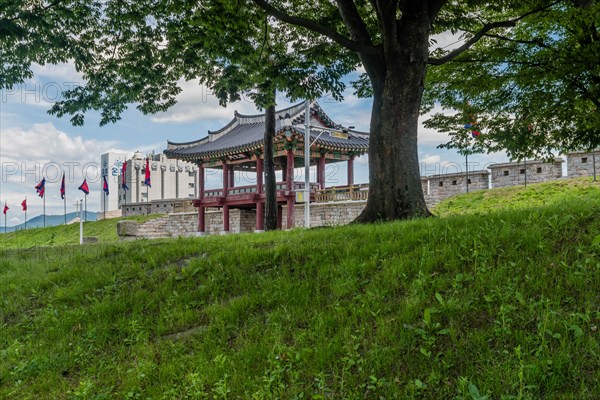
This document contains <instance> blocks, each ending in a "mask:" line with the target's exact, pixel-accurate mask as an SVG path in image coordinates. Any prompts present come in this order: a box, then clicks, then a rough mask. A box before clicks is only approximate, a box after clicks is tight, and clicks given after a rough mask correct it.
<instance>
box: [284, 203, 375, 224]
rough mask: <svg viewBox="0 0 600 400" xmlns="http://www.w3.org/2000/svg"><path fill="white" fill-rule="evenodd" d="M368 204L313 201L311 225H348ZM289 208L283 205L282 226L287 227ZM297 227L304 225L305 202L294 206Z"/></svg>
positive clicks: (311, 205)
mask: <svg viewBox="0 0 600 400" xmlns="http://www.w3.org/2000/svg"><path fill="white" fill-rule="evenodd" d="M366 204H367V202H366V201H346V202H336V203H311V204H310V226H311V227H317V226H337V225H346V224H349V223H350V222H352V221H354V219H355V218H356V217H358V215H359V214H360V213H361V212H362V210H363V209H364V208H365V205H366ZM286 223H287V209H286V207H283V217H282V228H283V229H287V226H286ZM294 224H295V227H303V226H304V204H296V206H295V208H294Z"/></svg>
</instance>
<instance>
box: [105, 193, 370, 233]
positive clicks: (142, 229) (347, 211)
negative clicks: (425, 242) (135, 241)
mask: <svg viewBox="0 0 600 400" xmlns="http://www.w3.org/2000/svg"><path fill="white" fill-rule="evenodd" d="M365 205H366V202H365V201H349V202H341V203H323V204H311V207H310V215H311V219H310V221H311V227H317V226H335V225H345V224H348V223H350V222H352V221H353V220H354V219H355V218H356V217H357V216H358V215H359V214H360V212H361V211H362V210H363V208H364V207H365ZM286 211H287V210H286V208H285V207H283V227H282V228H283V229H287V226H285V223H286V221H287V213H286ZM294 217H295V218H294V220H295V227H303V226H304V204H297V205H296V208H295V211H294ZM134 224H136V222H135V221H120V222H119V225H118V227H117V232H118V233H119V237H121V238H122V239H132V238H159V237H160V238H168V237H178V236H193V235H195V234H196V232H197V229H198V213H196V212H185V213H173V214H169V215H167V216H165V217H160V218H155V219H151V220H149V221H147V222H145V223H144V224H139V225H137V226H133V225H134ZM255 226H256V212H255V210H242V209H232V210H230V211H229V229H230V233H244V232H254V228H255ZM206 233H207V234H209V235H218V234H222V233H223V213H222V211H221V210H216V209H215V210H207V211H206Z"/></svg>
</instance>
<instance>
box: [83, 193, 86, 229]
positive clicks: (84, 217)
mask: <svg viewBox="0 0 600 400" xmlns="http://www.w3.org/2000/svg"><path fill="white" fill-rule="evenodd" d="M83 221H84V222H87V193H86V195H85V214H84V216H83Z"/></svg>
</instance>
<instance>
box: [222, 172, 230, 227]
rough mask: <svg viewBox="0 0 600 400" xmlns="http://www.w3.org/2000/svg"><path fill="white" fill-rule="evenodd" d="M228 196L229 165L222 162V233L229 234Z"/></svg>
mask: <svg viewBox="0 0 600 400" xmlns="http://www.w3.org/2000/svg"><path fill="white" fill-rule="evenodd" d="M228 194H229V165H227V164H226V163H225V161H223V197H225V203H226V204H225V205H223V231H224V232H229V205H227V198H228V197H229V196H228Z"/></svg>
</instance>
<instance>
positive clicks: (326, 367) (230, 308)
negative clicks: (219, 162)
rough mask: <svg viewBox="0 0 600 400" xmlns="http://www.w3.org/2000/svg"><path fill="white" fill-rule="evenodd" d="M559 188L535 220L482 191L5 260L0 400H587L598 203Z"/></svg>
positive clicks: (599, 256)
mask: <svg viewBox="0 0 600 400" xmlns="http://www.w3.org/2000/svg"><path fill="white" fill-rule="evenodd" d="M582 182H584V181H582ZM559 185H562V182H560V183H559ZM573 185H575V189H572V190H568V191H565V190H558V189H557V190H556V199H557V202H555V203H552V204H551V203H550V202H549V201H548V197H545V199H546V200H547V201H548V204H546V205H544V206H540V205H538V204H534V203H531V204H532V205H533V206H535V208H523V207H521V208H517V207H514V204H513V207H511V206H510V204H509V203H508V202H507V201H506V199H505V200H504V201H500V200H499V201H497V204H498V207H493V206H492V204H493V202H495V201H496V200H494V197H493V191H489V192H486V194H483V193H472V194H470V195H469V196H467V197H461V198H457V199H455V200H453V201H455V203H454V204H455V207H456V208H457V209H459V210H463V211H468V212H467V213H465V214H464V215H453V214H455V212H452V211H451V205H448V204H447V203H443V204H440V205H439V206H438V208H436V210H438V213H439V214H440V215H444V216H443V217H440V218H432V219H425V220H416V221H409V222H397V223H388V224H374V225H371V226H354V225H352V226H346V227H341V228H323V229H313V230H302V229H299V230H295V231H291V232H274V233H265V234H260V235H231V236H225V237H223V236H221V237H208V238H197V239H177V240H165V241H145V240H144V241H136V242H132V243H112V244H111V243H108V244H100V245H94V246H71V245H63V246H51V247H46V248H34V249H30V250H29V251H23V250H10V249H8V250H4V251H2V252H0V301H1V302H2V303H1V306H0V318H1V321H0V328H1V333H0V398H6V399H29V398H31V399H33V398H35V399H97V400H98V399H113V398H114V399H470V400H472V399H479V400H482V399H597V398H600V383H599V382H600V342H599V335H600V333H599V332H598V325H599V324H600V190H599V189H598V188H597V187H596V186H595V185H594V184H592V183H590V182H589V181H585V182H584V183H583V184H581V185H582V186H581V188H579V189H578V187H579V186H580V184H579V183H574V184H573ZM540 186H541V185H540ZM583 186H585V187H587V188H588V189H585V190H584V189H583ZM562 188H563V189H564V188H565V187H564V186H562ZM515 190H517V191H519V190H520V189H515ZM527 190H528V191H537V190H538V188H537V187H535V186H530V187H529V188H528V189H527ZM548 190H554V189H550V187H549V188H548ZM488 193H489V194H488ZM498 193H504V192H502V191H500V192H498ZM559 193H560V194H559ZM481 196H484V197H481ZM485 196H487V197H485ZM506 196H508V194H507V195H506ZM515 196H516V195H515ZM521 196H522V197H523V201H524V202H529V203H530V202H532V200H531V199H532V198H533V197H534V196H533V194H531V192H530V194H527V193H526V192H521ZM469 198H470V200H469ZM458 200H460V201H458ZM469 203H470V205H469ZM459 205H462V206H461V207H459ZM500 205H503V206H502V207H500ZM511 208H514V209H511ZM441 210H445V211H441ZM100 222H106V223H107V222H108V221H100Z"/></svg>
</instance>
